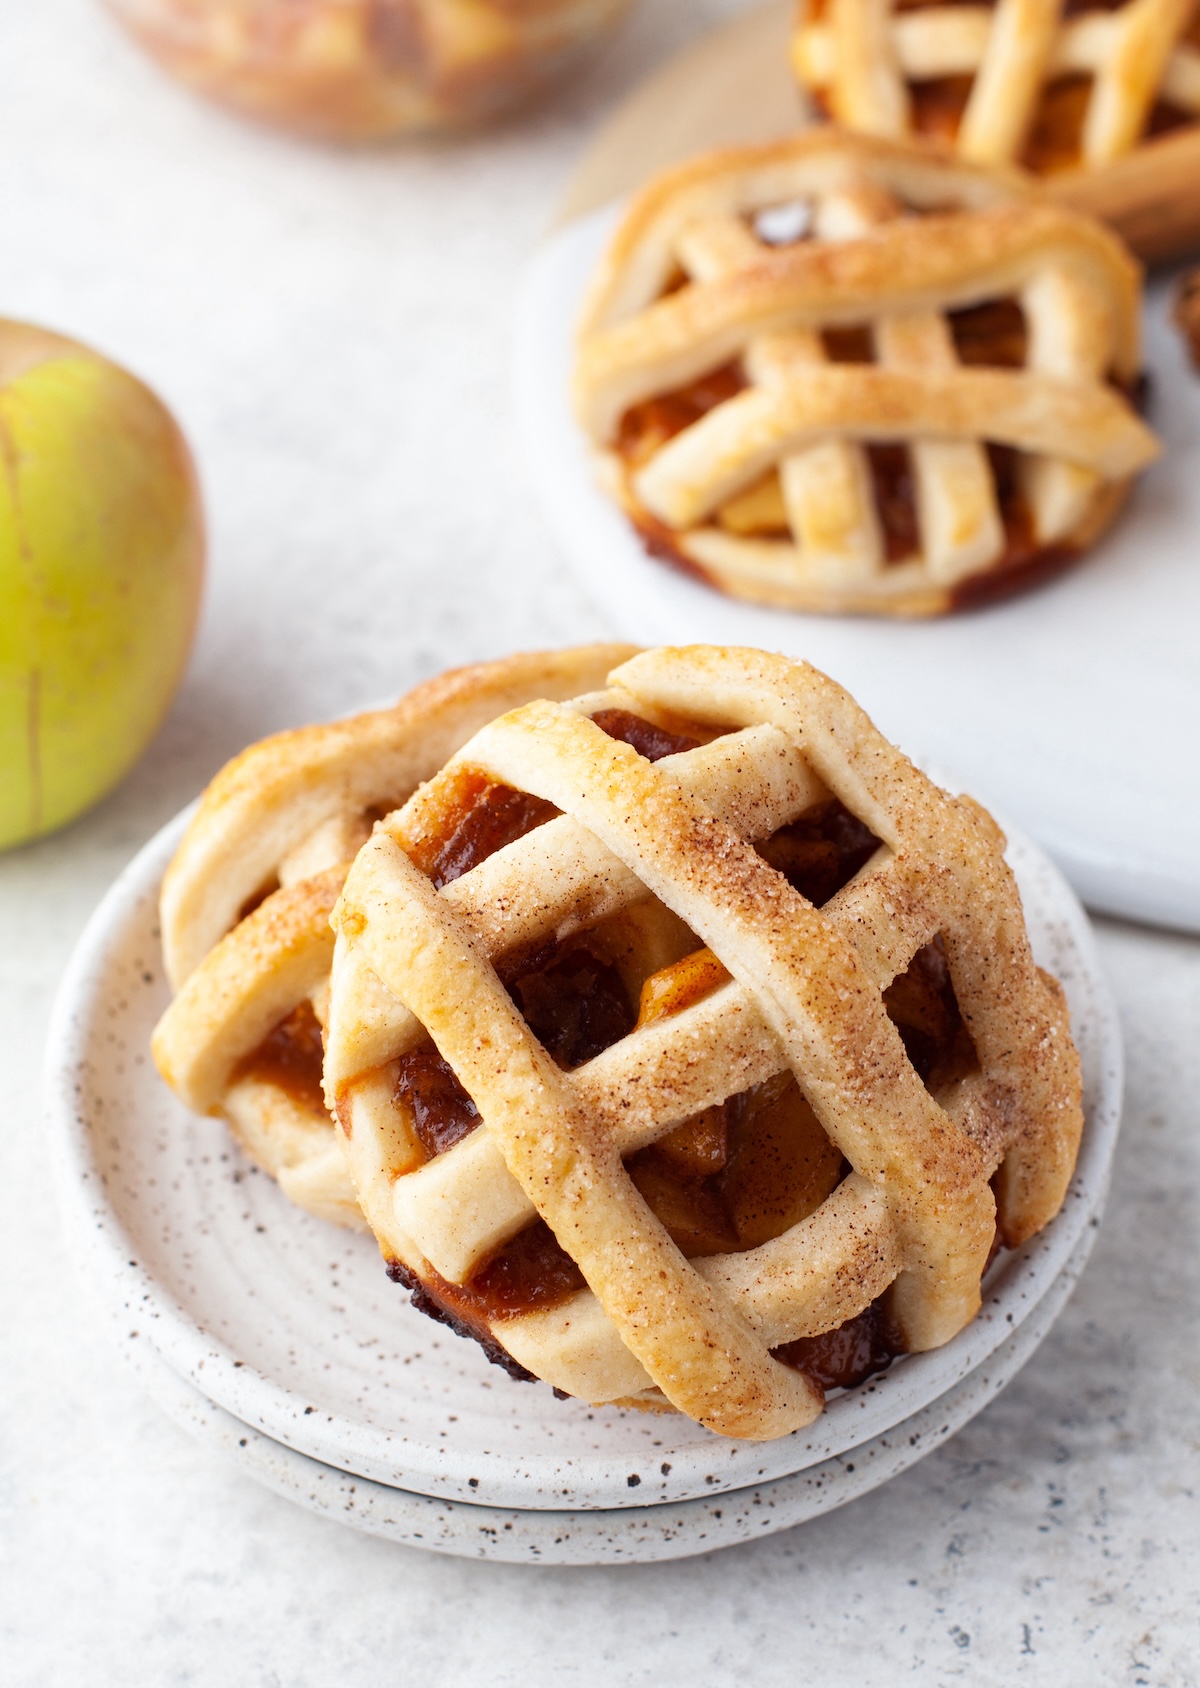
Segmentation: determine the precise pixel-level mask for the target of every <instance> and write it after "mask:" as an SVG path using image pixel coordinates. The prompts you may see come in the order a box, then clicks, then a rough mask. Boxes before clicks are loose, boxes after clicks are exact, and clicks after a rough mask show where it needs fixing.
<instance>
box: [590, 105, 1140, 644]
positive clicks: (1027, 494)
mask: <svg viewBox="0 0 1200 1688" xmlns="http://www.w3.org/2000/svg"><path fill="white" fill-rule="evenodd" d="M1138 302H1139V278H1138V271H1137V268H1136V266H1135V264H1134V263H1133V261H1132V259H1130V258H1129V256H1128V254H1127V253H1126V252H1125V251H1124V249H1123V248H1122V247H1121V245H1120V243H1119V242H1118V241H1117V240H1116V239H1115V238H1114V237H1113V236H1112V235H1111V234H1109V233H1108V232H1107V231H1106V230H1104V229H1102V228H1101V227H1100V226H1099V225H1097V224H1095V223H1094V222H1092V221H1091V220H1090V219H1085V218H1082V217H1079V216H1077V215H1075V214H1073V213H1070V212H1066V211H1063V210H1059V209H1056V208H1053V207H1051V206H1048V205H1046V204H1043V203H1039V202H1038V201H1037V200H1036V199H1034V198H1030V197H1028V196H1027V195H1025V194H1023V192H1022V190H1021V188H1020V187H1019V185H1018V184H1016V183H1015V182H1014V180H1013V179H1010V178H1009V177H1008V176H1005V175H1001V174H997V173H994V172H978V171H973V170H969V169H966V168H964V167H961V166H955V165H952V164H949V163H945V162H941V161H938V160H935V159H931V158H930V157H929V156H928V155H927V154H925V153H923V152H921V151H919V150H917V149H914V148H911V147H908V146H903V145H895V144H892V143H889V142H881V141H874V140H870V139H868V138H866V137H853V136H838V135H836V134H834V133H832V132H830V131H817V132H815V133H810V134H806V135H802V136H799V137H796V138H794V139H792V140H788V141H786V142H780V143H776V144H774V145H771V146H765V147H756V148H747V149H740V150H736V151H729V152H722V153H717V154H713V155H711V156H709V157H707V158H703V159H700V160H699V161H697V162H695V163H693V164H690V165H687V166H685V167H683V168H681V169H677V170H673V171H670V172H668V173H667V174H665V175H663V176H662V177H660V178H659V179H658V180H657V181H656V182H654V183H653V184H651V186H650V187H649V188H647V189H646V191H645V192H644V193H643V194H642V195H641V196H640V197H639V198H638V199H637V200H636V202H635V203H634V205H633V207H632V209H631V210H630V211H629V213H628V215H627V216H626V218H625V219H624V222H623V223H622V225H621V227H620V229H619V230H618V232H617V234H616V236H615V238H614V239H613V241H612V243H611V245H610V247H609V249H608V252H607V254H606V256H605V258H604V260H603V262H602V265H601V268H600V272H599V274H598V276H597V277H596V280H595V283H594V285H593V288H592V291H591V294H590V297H589V299H588V302H587V305H586V308H585V312H584V317H583V322H582V326H581V329H580V335H579V348H578V359H577V364H576V372H575V383H574V393H575V404H576V411H577V414H578V416H579V419H580V421H581V423H582V425H583V427H584V429H585V430H586V432H587V434H588V435H589V437H590V439H591V441H592V442H593V445H594V446H595V448H596V451H597V454H598V462H599V465H600V471H601V475H602V479H603V481H604V484H605V485H606V486H607V487H608V488H609V490H610V491H611V492H612V493H613V494H614V496H615V497H616V498H618V499H619V501H620V502H621V503H622V504H623V506H624V508H625V509H626V511H627V512H628V514H629V516H630V517H631V519H632V521H633V522H634V523H635V525H636V526H637V528H638V530H639V532H640V533H641V535H642V536H643V539H644V541H645V543H646V546H647V548H648V549H649V550H650V551H651V552H652V553H654V554H655V555H657V556H660V557H663V558H665V559H667V560H669V561H672V562H674V563H676V564H678V565H680V566H682V567H684V568H686V569H688V570H690V571H691V572H693V573H696V574H699V575H701V576H703V577H704V578H705V579H706V580H708V581H709V582H711V583H712V584H714V585H716V586H718V587H720V588H721V589H722V590H724V591H726V592H729V593H731V594H732V595H734V596H735V597H740V598H749V599H753V600H755V601H757V602H761V603H767V604H779V605H786V606H789V607H791V608H795V609H804V610H824V611H850V612H874V613H877V614H890V615H936V614H940V613H942V612H944V611H946V610H949V609H953V608H955V607H957V606H960V605H965V604H970V603H976V602H980V601H983V600H986V599H988V598H991V597H995V596H998V595H1001V594H1002V593H1006V592H1009V591H1013V590H1016V589H1017V588H1019V587H1021V586H1024V585H1027V584H1029V583H1031V582H1033V581H1035V580H1038V579H1040V578H1043V577H1044V576H1045V575H1047V574H1048V573H1050V572H1052V571H1053V570H1055V569H1058V568H1061V567H1063V566H1064V565H1065V564H1066V563H1067V562H1068V561H1069V560H1070V559H1071V558H1073V557H1074V556H1075V555H1077V554H1078V553H1079V552H1080V551H1082V550H1083V549H1085V548H1086V547H1087V546H1088V545H1089V544H1091V542H1092V541H1093V540H1094V539H1095V538H1096V536H1097V535H1098V534H1099V533H1100V532H1101V531H1102V530H1103V529H1104V528H1105V527H1106V526H1107V525H1108V524H1109V522H1110V521H1111V520H1112V518H1113V516H1114V514H1115V513H1116V511H1117V509H1118V507H1119V506H1120V504H1121V503H1122V501H1123V499H1124V497H1125V495H1126V492H1127V490H1128V488H1129V486H1130V483H1131V479H1132V477H1133V476H1134V475H1135V474H1136V473H1137V472H1138V470H1140V469H1142V468H1144V467H1145V466H1146V464H1147V463H1148V462H1149V461H1150V460H1151V459H1152V458H1153V457H1154V456H1155V454H1156V452H1157V449H1158V447H1157V443H1156V441H1155V439H1154V436H1153V435H1152V434H1151V433H1150V431H1149V429H1148V428H1147V427H1146V426H1145V425H1144V424H1143V423H1142V422H1141V421H1140V419H1139V418H1138V416H1137V415H1136V414H1135V411H1134V409H1133V406H1132V405H1131V403H1130V397H1129V395H1130V393H1131V392H1132V391H1133V389H1134V388H1135V386H1136V384H1137V381H1138V376H1139V369H1140V353H1139V342H1138V332H1139V331H1138V315H1137V313H1138Z"/></svg>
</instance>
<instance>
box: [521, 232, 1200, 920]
mask: <svg viewBox="0 0 1200 1688" xmlns="http://www.w3.org/2000/svg"><path fill="white" fill-rule="evenodd" d="M618 215H619V208H618V207H609V208H607V209H605V210H601V211H596V212H592V213H590V214H589V215H587V216H584V217H579V218H576V219H575V220H574V221H572V222H570V223H568V224H567V225H565V226H564V227H562V228H560V229H559V230H558V231H557V232H556V233H555V234H553V235H552V236H551V237H550V238H549V239H548V240H547V242H546V243H545V244H544V245H543V247H542V248H541V250H540V251H539V252H538V253H537V255H536V256H535V258H534V260H533V262H532V263H531V265H530V268H529V270H528V273H527V277H526V282H525V286H524V290H523V294H522V297H521V300H520V308H519V313H518V321H517V331H516V341H515V348H514V395H515V404H516V417H517V426H518V433H519V437H520V443H521V448H522V452H523V455H524V459H525V465H526V469H527V472H528V474H529V477H530V480H531V482H532V485H533V489H534V492H535V495H536V497H537V500H538V503H539V504H540V506H541V510H542V513H543V515H544V517H545V520H546V522H547V524H548V526H549V528H550V531H551V533H552V535H553V537H554V538H555V540H556V541H557V543H558V545H559V547H560V549H561V551H562V553H563V555H564V557H565V558H566V559H567V560H568V562H569V563H570V564H571V565H572V567H573V568H574V569H575V571H576V573H577V574H578V576H579V578H580V580H581V581H582V583H583V585H584V587H585V588H586V590H587V591H588V592H589V594H590V595H591V596H592V597H593V598H594V599H595V600H596V602H597V603H598V604H599V605H600V606H601V607H602V608H603V609H604V610H605V611H606V612H607V614H608V615H609V616H610V618H611V619H612V621H613V623H614V625H615V627H616V629H617V630H618V631H619V632H620V633H622V634H624V635H626V636H627V637H629V638H633V639H638V640H641V641H643V642H645V643H648V644H660V643H664V642H666V643H672V644H687V643H692V642H696V641H703V642H709V643H720V644H744V645H757V646H765V647H767V648H769V649H773V650H780V651H784V652H786V653H787V654H789V655H793V656H801V657H805V658H807V659H808V660H809V661H811V662H814V663H815V664H816V665H817V667H819V668H822V669H824V670H826V671H827V672H828V673H829V674H831V675H832V676H833V677H834V679H836V680H838V681H840V682H841V684H842V685H844V686H846V687H847V688H848V689H849V690H850V691H851V692H852V693H853V694H854V696H855V697H857V698H858V700H859V702H860V703H862V704H863V705H864V707H865V708H866V709H867V710H868V711H869V712H870V714H871V715H872V716H873V718H874V719H875V721H876V722H877V724H878V725H879V726H880V727H881V728H882V729H883V731H884V732H885V733H887V734H888V736H889V737H891V738H893V739H895V740H897V741H898V742H899V743H900V744H901V745H903V746H904V747H905V748H911V747H913V746H920V747H921V748H922V750H923V751H925V752H926V753H927V754H928V755H929V756H930V757H932V758H933V759H934V760H935V761H936V762H937V763H938V764H939V766H941V767H943V768H945V769H946V770H947V772H948V773H949V774H951V775H952V776H953V777H954V778H955V779H958V780H961V781H963V782H964V783H965V784H967V785H968V786H969V787H970V789H971V790H972V791H974V792H975V793H976V794H977V795H978V796H979V797H980V798H981V799H982V800H983V801H984V802H986V803H988V804H989V805H991V806H994V807H997V808H1000V809H1002V810H1003V811H1004V812H1005V813H1006V814H1009V815H1011V816H1012V817H1013V818H1014V819H1015V820H1016V821H1018V822H1019V824H1020V825H1021V826H1023V827H1024V828H1026V829H1027V830H1028V831H1029V832H1030V833H1032V835H1033V836H1034V837H1035V838H1037V840H1038V841H1039V843H1041V844H1042V845H1043V846H1044V847H1045V848H1046V849H1047V850H1048V851H1049V852H1050V854H1051V855H1052V856H1053V857H1054V859H1055V860H1056V861H1057V862H1058V864H1059V866H1060V867H1061V868H1062V869H1063V871H1064V872H1065V873H1066V875H1067V877H1068V878H1069V879H1070V881H1071V883H1072V884H1073V885H1074V887H1075V889H1076V891H1077V892H1078V893H1079V895H1080V896H1081V897H1082V898H1083V900H1084V901H1085V902H1087V903H1089V904H1090V905H1091V906H1092V907H1093V908H1096V909H1102V910H1105V911H1106V912H1110V913H1114V914H1122V915H1128V916H1131V917H1132V918H1134V919H1138V920H1147V921H1153V922H1156V923H1159V924H1163V925H1167V926H1176V927H1180V928H1183V929H1184V930H1187V931H1195V932H1200V781H1198V767H1200V758H1198V756H1197V742H1198V741H1200V376H1197V375H1196V374H1195V373H1194V372H1193V371H1192V370H1191V369H1190V368H1189V367H1188V365H1187V361H1186V358H1185V356H1184V352H1183V348H1182V343H1181V341H1180V340H1179V338H1178V336H1177V335H1176V333H1175V331H1174V330H1173V328H1171V326H1170V325H1169V322H1168V320H1167V317H1168V305H1169V282H1167V281H1164V280H1160V281H1159V282H1157V283H1156V284H1155V285H1154V286H1153V287H1152V288H1151V289H1150V292H1149V297H1148V300H1147V306H1146V342H1147V347H1146V349H1147V363H1148V367H1149V370H1150V374H1151V381H1152V385H1151V400H1150V410H1149V419H1150V421H1151V423H1152V424H1153V426H1154V427H1155V429H1156V430H1157V431H1158V433H1159V434H1160V435H1161V436H1162V438H1163V440H1164V441H1165V444H1166V453H1165V456H1164V458H1163V460H1162V461H1161V462H1160V463H1158V464H1156V465H1155V466H1154V468H1152V469H1151V470H1150V472H1149V474H1148V475H1147V476H1146V477H1145V479H1144V480H1143V481H1142V483H1141V485H1140V486H1139V487H1138V489H1137V490H1136V491H1135V493H1134V496H1133V498H1132V500H1131V501H1130V504H1129V506H1128V508H1127V510H1126V511H1125V513H1124V514H1123V515H1122V517H1121V518H1120V519H1119V521H1118V523H1117V525H1116V527H1115V528H1114V529H1113V531H1112V532H1111V533H1109V534H1108V535H1107V536H1106V537H1105V538H1104V540H1102V542H1101V543H1100V544H1099V545H1098V546H1097V547H1096V548H1095V550H1094V551H1093V552H1092V553H1091V555H1090V556H1089V557H1087V558H1086V559H1085V560H1084V561H1083V562H1081V563H1080V565H1079V566H1078V567H1077V568H1075V569H1073V570H1071V571H1070V572H1069V573H1068V574H1066V575H1064V576H1063V577H1062V578H1061V579H1059V580H1057V581H1055V582H1053V583H1051V584H1050V585H1048V586H1045V587H1042V588H1041V589H1039V590H1037V591H1034V592H1031V593H1028V594H1026V595H1025V596H1023V597H1020V598H1015V599H1012V600H1011V601H1009V602H1008V603H1004V604H1000V605H996V606H994V607H992V608H988V609H984V610H979V611H975V612H972V613H969V614H964V615H956V616H950V617H947V618H944V619H942V620H939V621H934V622H919V623H905V622H894V621H883V620H878V621H875V620H867V619H854V618H850V617H824V616H804V615H797V614H795V613H792V612H789V611H786V610H773V609H760V608H757V607H755V606H753V605H748V604H741V603H736V602H734V601H733V600H732V599H729V598H725V597H723V596H721V595H720V594H719V593H717V592H715V591H713V590H711V589H709V588H708V587H706V586H703V585H701V584H699V583H697V582H695V581H693V580H690V579H687V578H685V577H684V576H683V575H682V574H679V573H678V572H676V571H675V570H673V569H670V568H669V567H667V566H666V565H665V564H663V563H661V562H659V561H657V560H655V559H653V558H651V557H649V556H647V554H646V553H645V551H644V550H643V548H642V546H641V543H640V541H639V540H638V538H637V536H636V534H635V533H634V532H633V530H632V529H631V527H630V526H629V524H628V523H627V522H626V521H625V519H624V517H623V516H622V515H621V514H620V512H619V511H618V510H617V509H616V508H615V507H614V506H613V505H612V504H611V503H610V502H609V500H608V499H607V498H605V497H604V496H603V495H602V494H601V493H600V492H599V491H598V490H597V488H596V486H595V483H594V479H593V473H592V466H591V463H590V460H589V457H588V452H587V447H586V444H585V441H584V439H583V436H582V434H581V433H580V431H579V429H578V428H577V426H576V424H575V421H574V418H573V417H572V415H571V411H570V406H569V403H568V397H567V389H568V379H569V374H570V368H571V360H572V333H573V325H574V322H575V319H576V315H577V312H578V308H579V303H580V299H581V296H582V292H583V288H584V285H585V283H586V280H587V278H588V276H589V274H590V273H591V271H592V268H593V266H594V264H595V263H596V260H597V258H598V256H599V254H600V251H601V249H602V247H603V245H604V243H605V241H606V239H607V238H608V235H609V233H610V231H611V230H612V228H613V227H614V225H615V222H616V220H617V217H618Z"/></svg>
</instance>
